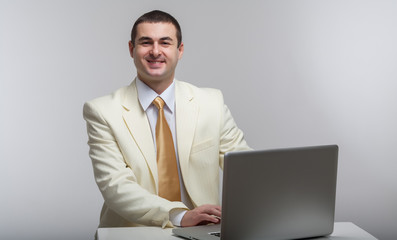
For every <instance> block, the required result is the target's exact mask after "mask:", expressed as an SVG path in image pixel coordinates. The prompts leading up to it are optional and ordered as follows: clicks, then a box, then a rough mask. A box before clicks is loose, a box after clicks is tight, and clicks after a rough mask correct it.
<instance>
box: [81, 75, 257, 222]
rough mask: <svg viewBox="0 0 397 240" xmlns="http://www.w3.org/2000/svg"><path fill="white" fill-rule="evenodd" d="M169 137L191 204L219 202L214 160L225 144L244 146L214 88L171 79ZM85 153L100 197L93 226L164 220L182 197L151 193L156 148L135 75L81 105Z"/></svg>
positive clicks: (155, 187) (155, 178)
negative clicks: (172, 125)
mask: <svg viewBox="0 0 397 240" xmlns="http://www.w3.org/2000/svg"><path fill="white" fill-rule="evenodd" d="M175 107H176V138H177V149H178V155H179V162H180V168H181V173H182V177H183V181H184V184H185V187H186V191H187V193H188V195H189V196H190V198H191V200H192V203H193V205H194V206H200V205H203V204H219V166H220V167H221V168H223V156H224V153H225V152H228V151H239V150H248V149H250V148H249V147H248V146H247V144H246V142H245V140H244V137H243V133H242V132H241V130H240V129H238V128H237V126H236V124H235V122H234V120H233V118H232V116H231V114H230V112H229V109H228V108H227V107H226V105H225V104H224V102H223V96H222V94H221V92H220V91H219V90H215V89H204V88H197V87H195V86H193V85H191V84H188V83H185V82H181V81H177V80H175ZM84 118H85V120H86V122H87V132H88V137H89V140H88V145H89V147H90V151H89V155H90V157H91V160H92V164H93V169H94V176H95V181H96V183H97V185H98V187H99V189H100V191H101V193H102V196H103V198H104V200H105V202H104V205H103V208H102V212H101V217H100V224H99V227H125V226H140V225H158V226H162V227H166V226H172V224H171V223H170V221H169V212H170V210H171V209H174V208H185V209H187V208H186V206H185V205H184V204H183V203H182V202H170V201H168V200H165V199H163V198H161V197H159V196H158V195H157V194H158V176H157V163H156V152H155V147H154V143H153V138H152V133H151V130H150V126H149V121H148V119H147V116H146V113H145V112H144V111H143V109H142V107H141V105H140V103H139V100H138V96H137V89H136V85H135V81H133V82H132V83H131V84H130V85H129V86H127V87H124V88H121V89H119V90H117V91H115V92H114V93H113V94H111V95H108V96H104V97H100V98H97V99H94V100H91V101H89V102H87V103H85V105H84Z"/></svg>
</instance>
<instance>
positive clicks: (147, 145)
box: [122, 81, 158, 186]
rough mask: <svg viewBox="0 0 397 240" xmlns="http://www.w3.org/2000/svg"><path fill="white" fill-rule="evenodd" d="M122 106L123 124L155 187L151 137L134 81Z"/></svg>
mask: <svg viewBox="0 0 397 240" xmlns="http://www.w3.org/2000/svg"><path fill="white" fill-rule="evenodd" d="M122 105H123V107H124V109H125V111H124V112H123V118H124V122H125V123H126V125H127V127H128V129H129V131H130V134H131V135H132V137H133V138H134V140H135V143H136V144H137V146H138V148H139V149H140V150H141V152H142V155H143V156H144V158H145V160H146V163H147V165H148V166H149V169H150V171H151V173H152V176H153V179H154V181H155V183H156V186H157V182H158V176H157V163H156V152H155V149H154V143H153V137H152V133H151V130H150V125H149V121H148V119H147V116H146V113H145V112H144V111H143V109H142V107H141V105H140V104H139V100H138V94H137V89H136V83H135V81H134V82H132V83H131V85H130V86H129V87H128V88H127V91H126V94H125V96H124V99H123V103H122Z"/></svg>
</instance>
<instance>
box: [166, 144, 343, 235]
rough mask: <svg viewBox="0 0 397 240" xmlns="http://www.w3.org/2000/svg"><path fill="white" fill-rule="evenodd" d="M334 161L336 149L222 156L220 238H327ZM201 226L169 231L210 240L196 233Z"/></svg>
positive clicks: (330, 224) (330, 228) (330, 226)
mask: <svg viewBox="0 0 397 240" xmlns="http://www.w3.org/2000/svg"><path fill="white" fill-rule="evenodd" d="M337 158H338V147H337V146H336V145H329V146H313V147H301V148H288V149H275V150H260V151H246V152H230V153H226V154H225V162H224V174H223V195H222V221H221V229H222V230H221V239H227V240H237V239H247V240H250V239H297V238H308V237H316V236H324V235H329V234H331V233H332V231H333V226H334V212H335V194H336V176H337ZM206 227H208V226H199V227H193V228H191V230H193V232H195V233H189V231H190V230H189V229H190V228H179V229H174V230H173V232H174V233H175V234H177V235H181V236H184V237H187V238H190V239H213V236H210V237H208V238H207V237H204V236H207V235H209V234H208V233H206V234H204V233H201V232H200V231H201V230H200V229H201V228H204V231H206V230H205V228H206ZM211 227H212V228H214V226H211ZM218 227H219V226H218ZM181 231H182V233H181ZM186 231H187V232H186ZM213 231H214V229H211V230H209V231H208V232H213ZM191 234H193V235H191ZM195 234H197V236H196V235H195ZM199 235H201V236H202V237H200V236H199ZM218 239H219V238H218Z"/></svg>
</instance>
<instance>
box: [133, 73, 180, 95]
mask: <svg viewBox="0 0 397 240" xmlns="http://www.w3.org/2000/svg"><path fill="white" fill-rule="evenodd" d="M138 78H139V80H141V81H142V82H143V83H145V84H146V85H147V86H148V87H150V88H151V89H153V91H155V92H156V93H157V94H158V95H160V94H162V93H163V92H164V91H165V90H166V89H167V88H168V87H169V86H170V85H171V84H172V82H173V81H174V79H173V78H172V79H169V80H145V79H142V78H141V77H139V76H138Z"/></svg>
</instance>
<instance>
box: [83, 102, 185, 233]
mask: <svg viewBox="0 0 397 240" xmlns="http://www.w3.org/2000/svg"><path fill="white" fill-rule="evenodd" d="M102 108H103V106H101V107H99V106H97V105H96V104H95V102H88V103H86V104H85V105H84V108H83V115H84V119H85V120H86V122H87V133H88V145H89V148H90V150H89V155H90V158H91V160H92V165H93V169H94V176H95V181H96V183H97V185H98V187H99V190H100V192H101V194H102V196H103V198H104V200H105V204H106V205H107V207H108V208H110V209H111V210H113V211H114V212H115V213H117V214H118V215H120V216H121V217H123V218H125V219H126V220H127V221H130V222H133V223H137V224H143V225H157V226H162V227H166V226H172V224H171V223H170V221H169V211H170V210H171V209H174V208H184V209H187V208H186V206H185V205H184V204H183V203H181V202H170V201H168V200H166V199H163V198H161V197H159V196H157V195H156V194H154V193H151V192H150V191H148V190H147V189H145V188H143V187H142V186H141V185H140V184H139V183H138V182H137V178H136V176H135V174H134V171H133V169H131V166H129V164H127V163H126V161H125V159H124V157H123V154H122V152H121V150H120V146H119V144H118V142H117V140H116V138H115V134H114V132H113V131H112V126H111V124H110V123H109V122H108V121H106V118H105V117H104V116H103V114H101V111H100V109H102Z"/></svg>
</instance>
